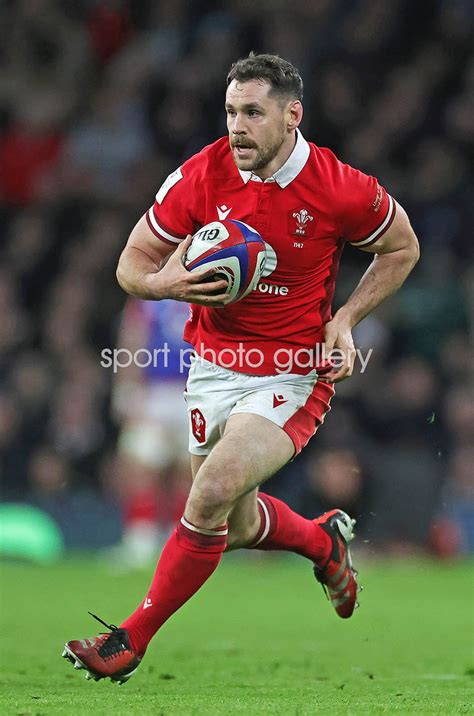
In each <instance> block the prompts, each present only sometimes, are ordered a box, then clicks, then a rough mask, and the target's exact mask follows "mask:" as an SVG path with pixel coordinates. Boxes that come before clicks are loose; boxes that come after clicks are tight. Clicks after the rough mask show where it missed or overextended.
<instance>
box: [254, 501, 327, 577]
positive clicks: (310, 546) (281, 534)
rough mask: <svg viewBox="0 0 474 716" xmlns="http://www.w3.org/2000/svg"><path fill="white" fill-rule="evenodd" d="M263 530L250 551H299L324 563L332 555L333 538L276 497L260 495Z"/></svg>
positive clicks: (259, 508)
mask: <svg viewBox="0 0 474 716" xmlns="http://www.w3.org/2000/svg"><path fill="white" fill-rule="evenodd" d="M258 511H259V513H260V529H259V531H258V532H257V535H256V537H255V541H254V543H253V544H252V545H251V546H250V548H249V549H265V550H273V549H275V550H276V549H280V550H285V551H287V552H296V554H301V555H302V556H303V557H307V558H308V559H311V560H312V561H313V562H316V563H322V564H324V563H325V562H326V560H327V559H328V557H329V555H330V553H331V547H332V545H331V539H330V538H329V536H328V535H327V534H326V532H325V531H324V530H323V529H321V527H320V526H319V525H317V524H315V523H314V522H313V521H312V520H307V519H306V518H305V517H301V515H298V514H297V513H296V512H293V510H291V509H290V508H289V507H288V505H286V504H285V503H284V502H282V501H281V500H278V499H277V498H276V497H270V495H265V494H264V493H262V492H260V493H259V495H258Z"/></svg>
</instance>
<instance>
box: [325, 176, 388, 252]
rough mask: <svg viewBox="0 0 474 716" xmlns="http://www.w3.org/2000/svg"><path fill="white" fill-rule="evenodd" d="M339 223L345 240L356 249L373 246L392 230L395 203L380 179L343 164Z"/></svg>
mask: <svg viewBox="0 0 474 716" xmlns="http://www.w3.org/2000/svg"><path fill="white" fill-rule="evenodd" d="M340 166H341V173H340V181H341V183H340V186H339V187H338V195H339V210H340V215H339V220H340V226H341V232H342V237H343V238H344V239H345V240H346V241H348V242H349V243H351V244H353V245H354V246H370V244H373V243H374V242H375V241H377V239H380V237H381V236H383V235H384V233H385V232H386V231H387V229H389V228H390V226H391V224H392V222H393V219H394V217H395V211H396V204H395V201H394V200H393V199H392V197H391V196H390V195H389V194H387V192H386V190H385V189H384V187H383V186H381V185H380V184H379V183H378V181H377V179H376V178H375V177H372V176H368V175H367V174H364V173H363V172H360V171H358V170H357V169H353V168H352V167H350V166H349V165H348V164H341V165H340Z"/></svg>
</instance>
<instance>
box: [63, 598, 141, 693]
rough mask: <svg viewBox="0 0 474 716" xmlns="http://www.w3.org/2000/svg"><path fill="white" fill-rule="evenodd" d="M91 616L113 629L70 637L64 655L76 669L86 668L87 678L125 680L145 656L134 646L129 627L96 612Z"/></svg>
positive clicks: (119, 682) (123, 681)
mask: <svg viewBox="0 0 474 716" xmlns="http://www.w3.org/2000/svg"><path fill="white" fill-rule="evenodd" d="M89 614H91V612H89ZM91 616H93V617H94V618H95V619H97V621H99V622H101V624H103V625H104V626H106V627H107V629H110V633H109V634H100V635H99V636H96V637H92V638H91V639H77V640H75V641H68V642H66V644H65V645H64V650H63V653H62V656H63V657H64V658H65V659H68V660H69V661H70V662H71V664H73V665H74V668H75V669H86V679H94V681H99V679H107V678H110V680H111V681H114V682H117V683H118V684H123V683H125V682H126V681H128V679H129V678H130V677H131V676H133V674H134V673H135V671H136V670H137V667H138V666H139V664H140V661H141V658H142V657H141V656H139V655H138V654H137V653H136V652H135V651H134V649H133V648H132V646H131V644H130V640H129V638H128V632H127V630H126V629H119V628H118V627H116V626H114V624H106V623H105V622H103V621H102V619H99V617H96V616H95V614H91Z"/></svg>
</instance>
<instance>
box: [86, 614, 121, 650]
mask: <svg viewBox="0 0 474 716" xmlns="http://www.w3.org/2000/svg"><path fill="white" fill-rule="evenodd" d="M89 614H90V615H91V617H94V619H96V620H97V621H98V622H99V623H100V624H103V625H104V626H105V627H107V629H110V634H108V636H107V639H105V640H104V643H103V644H102V645H101V646H100V648H99V649H98V650H97V653H98V654H99V656H100V657H102V658H103V659H110V658H112V657H114V656H118V655H119V654H121V653H122V652H123V651H127V650H128V649H129V646H128V644H127V637H126V631H125V629H120V628H119V627H118V626H116V625H115V624H107V622H104V620H103V619H101V618H100V617H98V616H97V615H96V614H92V612H89ZM104 633H105V632H101V634H104Z"/></svg>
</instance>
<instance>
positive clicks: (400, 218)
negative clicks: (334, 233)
mask: <svg viewBox="0 0 474 716" xmlns="http://www.w3.org/2000/svg"><path fill="white" fill-rule="evenodd" d="M395 204H396V212H395V215H394V217H393V221H392V223H391V225H390V227H389V228H388V229H387V231H386V232H385V233H384V234H383V236H381V238H380V239H377V241H375V242H373V243H372V244H370V245H369V246H360V247H358V248H360V250H361V251H366V252H367V253H371V254H390V253H393V252H395V251H402V250H405V249H408V250H410V251H411V252H413V253H416V254H419V246H418V239H417V238H416V235H415V232H414V231H413V228H412V226H411V224H410V220H409V218H408V216H407V213H406V211H405V209H404V208H403V207H402V206H400V204H398V202H395ZM355 245H356V244H355Z"/></svg>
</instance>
